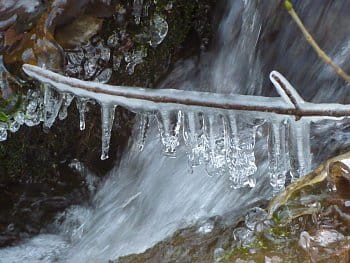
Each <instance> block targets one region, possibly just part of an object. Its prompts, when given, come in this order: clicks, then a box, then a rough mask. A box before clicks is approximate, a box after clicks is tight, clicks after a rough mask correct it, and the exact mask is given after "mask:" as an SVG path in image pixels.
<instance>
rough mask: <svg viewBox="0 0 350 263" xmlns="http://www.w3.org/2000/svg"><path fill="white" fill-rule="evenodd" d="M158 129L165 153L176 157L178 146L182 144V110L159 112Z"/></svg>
mask: <svg viewBox="0 0 350 263" xmlns="http://www.w3.org/2000/svg"><path fill="white" fill-rule="evenodd" d="M156 117H157V121H158V129H159V134H160V138H161V142H162V144H163V150H164V153H165V155H167V156H169V157H176V148H177V147H178V146H179V145H180V141H179V133H180V128H181V122H182V112H181V111H177V112H167V111H166V112H162V111H160V112H157V114H156Z"/></svg>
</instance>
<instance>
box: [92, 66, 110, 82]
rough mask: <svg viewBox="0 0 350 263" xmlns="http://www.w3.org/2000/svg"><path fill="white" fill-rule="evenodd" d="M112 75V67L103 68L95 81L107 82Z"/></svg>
mask: <svg viewBox="0 0 350 263" xmlns="http://www.w3.org/2000/svg"><path fill="white" fill-rule="evenodd" d="M111 76H112V69H110V68H106V69H104V70H102V72H101V73H100V74H98V75H97V77H95V79H94V81H96V82H100V83H107V82H108V81H109V79H110V78H111Z"/></svg>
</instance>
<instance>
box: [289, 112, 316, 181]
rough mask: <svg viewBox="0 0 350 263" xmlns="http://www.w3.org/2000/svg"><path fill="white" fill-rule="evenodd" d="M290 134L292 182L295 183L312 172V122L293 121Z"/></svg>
mask: <svg viewBox="0 0 350 263" xmlns="http://www.w3.org/2000/svg"><path fill="white" fill-rule="evenodd" d="M289 134H290V140H289V149H290V162H291V163H290V166H291V177H292V178H291V180H292V181H295V180H296V179H298V178H300V177H301V176H304V175H306V174H307V173H308V172H310V171H311V160H312V155H311V146H310V122H309V121H308V120H304V119H301V120H299V121H295V120H292V121H291V124H290V133H289Z"/></svg>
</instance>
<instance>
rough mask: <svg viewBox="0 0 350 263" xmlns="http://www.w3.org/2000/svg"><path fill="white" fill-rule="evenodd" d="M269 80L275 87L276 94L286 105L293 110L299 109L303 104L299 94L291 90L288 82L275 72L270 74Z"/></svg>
mask: <svg viewBox="0 0 350 263" xmlns="http://www.w3.org/2000/svg"><path fill="white" fill-rule="evenodd" d="M270 80H271V82H272V83H273V85H274V86H275V88H276V90H277V92H278V94H279V95H280V96H281V97H282V98H283V99H284V101H285V102H286V103H288V104H289V105H290V106H294V107H295V108H301V107H302V104H304V103H305V101H304V100H303V98H302V97H300V95H299V93H298V92H297V91H296V90H295V89H294V88H293V86H292V85H291V84H290V83H289V81H288V80H287V79H286V78H285V77H283V76H282V74H281V73H279V72H277V71H272V72H271V73H270Z"/></svg>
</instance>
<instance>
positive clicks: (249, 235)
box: [233, 227, 255, 246]
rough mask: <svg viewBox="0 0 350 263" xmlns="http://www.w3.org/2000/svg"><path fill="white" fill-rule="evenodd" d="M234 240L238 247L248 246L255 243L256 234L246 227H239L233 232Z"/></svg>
mask: <svg viewBox="0 0 350 263" xmlns="http://www.w3.org/2000/svg"><path fill="white" fill-rule="evenodd" d="M233 238H234V240H235V241H236V242H237V245H238V246H247V245H249V244H251V243H252V242H254V240H255V236H254V232H253V231H252V230H250V229H248V228H246V227H237V228H236V229H235V230H233Z"/></svg>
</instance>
